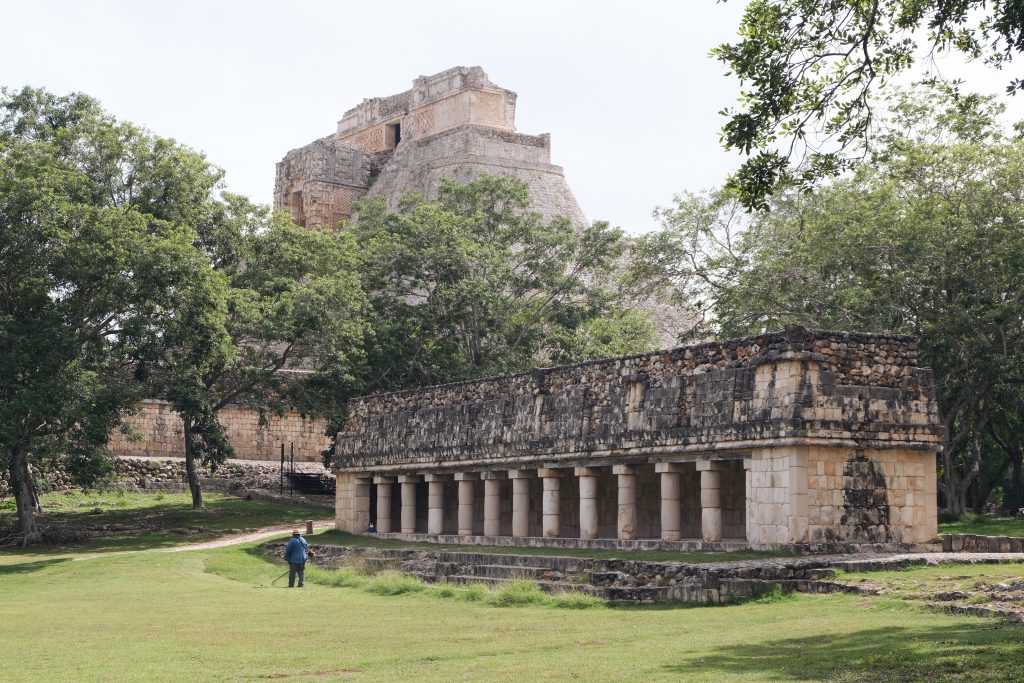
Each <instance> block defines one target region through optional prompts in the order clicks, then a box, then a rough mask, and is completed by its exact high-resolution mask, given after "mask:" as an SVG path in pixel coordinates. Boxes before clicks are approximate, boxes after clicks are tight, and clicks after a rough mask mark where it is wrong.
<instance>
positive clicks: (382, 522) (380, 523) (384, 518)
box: [373, 477, 395, 534]
mask: <svg viewBox="0 0 1024 683" xmlns="http://www.w3.org/2000/svg"><path fill="white" fill-rule="evenodd" d="M373 483H374V484H376V485H377V533H378V534H390V533H391V485H392V484H394V483H395V478H394V477H374V478H373Z"/></svg>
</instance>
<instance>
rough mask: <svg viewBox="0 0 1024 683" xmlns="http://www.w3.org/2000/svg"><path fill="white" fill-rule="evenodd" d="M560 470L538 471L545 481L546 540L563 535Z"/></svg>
mask: <svg viewBox="0 0 1024 683" xmlns="http://www.w3.org/2000/svg"><path fill="white" fill-rule="evenodd" d="M558 475H559V470H556V469H551V468H546V467H544V468H541V469H539V470H537V476H538V477H541V478H542V479H543V480H544V498H543V499H542V505H543V507H542V510H543V519H544V525H543V531H544V538H557V537H558V535H559V534H560V533H561V527H560V525H559V512H558V506H559V495H558V492H559V484H560V483H561V482H560V480H559V478H558Z"/></svg>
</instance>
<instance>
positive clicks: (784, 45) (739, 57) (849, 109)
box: [712, 0, 1024, 208]
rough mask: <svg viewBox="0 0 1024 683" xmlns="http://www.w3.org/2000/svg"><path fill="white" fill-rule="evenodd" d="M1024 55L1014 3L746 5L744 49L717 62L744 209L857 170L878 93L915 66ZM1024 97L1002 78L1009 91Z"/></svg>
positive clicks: (1020, 10) (1003, 61) (731, 50)
mask: <svg viewBox="0 0 1024 683" xmlns="http://www.w3.org/2000/svg"><path fill="white" fill-rule="evenodd" d="M1021 50H1024V5H1022V4H1021V3H1020V2H1019V1H1018V0H751V2H750V3H749V4H748V5H747V8H746V10H745V12H744V15H743V19H742V22H741V24H740V27H739V40H738V41H736V42H734V43H729V44H723V45H721V46H719V47H718V48H716V49H715V50H713V51H712V55H713V56H714V57H715V58H717V59H718V60H720V61H722V62H723V63H724V64H725V65H726V66H727V67H728V68H729V70H730V72H731V73H732V74H734V75H735V76H736V78H738V79H739V81H740V85H741V87H742V88H743V95H742V98H741V106H740V107H739V108H736V109H725V110H724V111H723V114H725V115H726V116H727V117H728V122H727V123H726V124H725V126H724V128H723V129H722V141H723V144H724V145H725V147H726V148H727V149H734V150H737V151H739V152H741V153H743V154H745V155H747V156H748V157H749V158H748V159H747V160H746V161H745V162H744V163H743V164H742V166H741V167H740V169H739V170H738V172H737V173H736V174H735V175H734V176H733V178H732V180H731V183H732V185H733V186H734V187H735V188H736V189H737V190H738V193H739V198H740V201H741V202H742V203H743V204H744V206H745V207H747V208H751V207H756V208H765V207H766V206H767V199H766V198H767V196H768V195H769V194H771V193H772V192H773V191H774V190H775V189H776V188H777V187H780V186H787V185H789V184H792V183H796V184H799V185H802V186H804V187H807V186H809V185H812V184H813V183H815V182H816V181H817V180H819V179H820V178H822V177H827V176H829V175H833V174H836V173H838V172H840V171H843V170H845V169H848V168H850V167H851V165H853V164H855V163H856V162H857V161H858V160H860V159H861V158H862V156H863V153H864V148H865V147H866V146H870V144H871V142H872V138H873V132H874V123H875V118H876V113H877V111H878V109H879V107H878V104H879V103H878V102H877V101H876V100H877V98H876V97H875V95H874V91H875V90H876V89H878V88H879V87H883V88H884V86H885V85H886V84H887V83H888V82H889V81H891V80H892V79H893V78H895V77H897V76H899V75H901V74H902V73H904V72H906V71H907V70H909V69H910V68H911V67H912V65H913V64H914V62H915V60H917V59H920V58H922V57H924V56H926V55H931V54H935V53H937V52H943V51H956V52H959V53H961V54H963V55H965V56H966V57H967V58H970V59H979V60H982V61H983V62H985V63H987V64H989V65H991V66H993V67H995V68H1001V67H1003V66H1007V65H1009V64H1010V63H1011V62H1012V60H1013V58H1014V57H1015V56H1016V55H1017V53H1019V52H1021ZM1022 89H1024V79H1021V78H1009V77H1008V81H1007V91H1008V92H1011V93H1012V92H1015V91H1017V90H1022Z"/></svg>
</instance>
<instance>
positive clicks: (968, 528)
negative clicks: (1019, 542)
mask: <svg viewBox="0 0 1024 683" xmlns="http://www.w3.org/2000/svg"><path fill="white" fill-rule="evenodd" d="M939 533H940V534H978V535H980V536H1024V519H1017V518H1015V517H993V516H992V515H964V517H963V518H962V519H960V520H959V521H956V522H944V523H942V524H940V525H939Z"/></svg>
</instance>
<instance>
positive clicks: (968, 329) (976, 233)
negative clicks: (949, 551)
mask: <svg viewBox="0 0 1024 683" xmlns="http://www.w3.org/2000/svg"><path fill="white" fill-rule="evenodd" d="M760 4H761V5H763V4H766V3H760ZM883 109H884V110H885V111H886V112H888V113H887V114H886V116H885V117H884V118H883V117H881V116H880V115H879V116H878V117H877V118H876V120H875V123H876V125H877V126H878V130H877V138H876V140H875V145H874V148H873V151H872V152H871V154H870V156H868V157H867V158H865V160H864V161H863V163H860V164H857V165H855V166H853V167H852V168H851V171H850V173H849V174H847V175H846V176H842V177H840V178H838V179H836V180H835V181H834V182H831V183H827V184H824V185H821V186H820V187H818V188H817V189H816V190H815V191H813V192H808V191H805V188H802V187H800V186H799V185H797V186H792V185H791V186H790V187H788V188H785V187H780V188H778V189H777V191H776V192H775V193H774V194H771V195H768V196H767V197H766V199H765V201H766V206H765V208H766V209H767V210H766V211H763V212H755V213H749V212H748V211H747V210H746V208H747V206H748V205H749V202H748V199H749V198H748V197H744V196H743V193H742V192H740V191H738V190H737V189H735V188H729V189H721V190H717V191H713V192H707V193H704V194H696V195H684V196H681V197H678V198H677V200H678V201H677V202H676V204H675V206H673V207H671V208H668V209H664V210H661V211H660V212H659V215H660V217H661V219H662V223H663V228H662V229H661V230H660V231H657V232H654V233H651V234H648V235H645V236H644V237H643V238H641V240H640V243H639V245H638V246H637V254H636V256H637V258H636V259H635V260H634V262H633V263H634V266H633V268H634V271H633V276H634V282H635V284H641V285H644V286H648V287H656V288H657V289H659V290H660V291H662V292H665V293H666V295H671V296H674V297H676V298H678V299H679V300H681V301H685V302H688V303H689V304H690V305H692V306H693V307H694V308H695V311H696V313H697V318H698V320H699V322H698V325H697V326H696V327H695V328H694V329H693V330H691V332H690V336H691V338H695V339H700V338H705V337H715V336H723V337H731V336H740V335H746V334H757V333H759V332H761V331H763V330H770V329H778V328H780V327H782V326H783V325H785V324H788V323H799V324H803V325H809V326H813V327H822V328H833V329H844V330H862V331H876V332H892V333H905V334H912V335H916V336H917V337H919V338H920V355H921V358H920V361H921V363H922V365H926V366H930V367H931V368H932V369H933V370H934V374H935V381H936V389H937V395H938V401H939V406H940V409H941V415H942V421H943V423H944V424H945V426H946V427H947V429H948V438H947V440H946V442H945V443H944V444H943V452H942V454H941V456H940V458H939V461H938V463H937V466H938V472H939V490H940V497H941V502H942V504H943V505H944V506H945V507H947V508H948V509H949V510H950V511H952V512H953V513H954V514H957V515H959V514H961V513H963V512H964V510H966V509H968V508H974V509H976V510H981V509H982V508H983V507H984V506H985V504H986V503H987V502H989V501H992V502H995V503H999V504H1001V505H1002V507H1003V508H1004V509H1005V510H1007V511H1016V510H1017V509H1019V508H1020V507H1022V505H1024V498H1022V450H1024V442H1022V438H1024V140H1022V139H1021V137H1020V136H1019V135H1018V136H1013V135H1011V134H1009V133H1008V132H1007V131H1006V129H1005V128H1004V127H1003V126H1001V125H1000V123H999V117H1000V115H1001V114H1002V113H1003V107H1002V106H1001V105H999V104H997V102H996V101H995V99H994V98H991V97H980V96H976V95H968V94H964V93H957V92H955V91H954V90H953V89H951V88H948V87H931V88H919V89H917V90H914V91H912V92H909V93H901V94H896V95H894V96H892V97H891V98H890V100H889V101H888V103H887V104H886V106H885V107H883Z"/></svg>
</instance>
